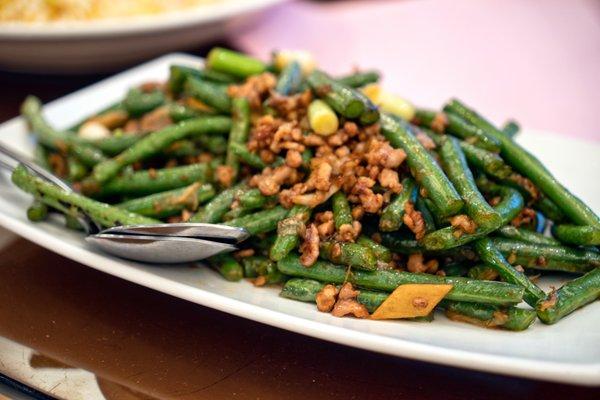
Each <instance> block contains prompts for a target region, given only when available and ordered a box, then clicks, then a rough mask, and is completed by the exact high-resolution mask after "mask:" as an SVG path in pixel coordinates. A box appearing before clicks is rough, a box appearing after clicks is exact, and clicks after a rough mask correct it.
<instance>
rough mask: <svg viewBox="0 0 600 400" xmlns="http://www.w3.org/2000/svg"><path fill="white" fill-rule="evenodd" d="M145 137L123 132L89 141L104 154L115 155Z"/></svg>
mask: <svg viewBox="0 0 600 400" xmlns="http://www.w3.org/2000/svg"><path fill="white" fill-rule="evenodd" d="M143 137H144V135H140V134H133V133H123V134H121V135H113V136H109V137H107V138H104V139H100V140H94V141H89V144H90V145H92V146H94V147H97V148H98V149H100V150H101V151H102V152H103V153H104V154H106V155H108V156H111V157H113V156H116V155H117V154H119V153H121V152H123V151H125V150H127V149H128V148H130V147H131V146H133V145H134V144H135V143H136V142H138V141H139V140H141V139H142V138H143Z"/></svg>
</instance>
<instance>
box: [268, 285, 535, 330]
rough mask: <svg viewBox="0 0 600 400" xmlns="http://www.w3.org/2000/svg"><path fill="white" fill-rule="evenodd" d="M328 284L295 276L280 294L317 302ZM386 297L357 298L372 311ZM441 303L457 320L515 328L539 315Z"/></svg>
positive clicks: (367, 293)
mask: <svg viewBox="0 0 600 400" xmlns="http://www.w3.org/2000/svg"><path fill="white" fill-rule="evenodd" d="M325 285H326V284H325V283H322V282H319V281H315V280H312V279H299V278H292V279H290V280H288V281H287V282H286V283H285V285H284V286H283V289H282V290H281V293H280V296H281V297H285V298H288V299H292V300H299V301H304V302H311V303H314V302H315V301H316V296H317V293H319V292H320V291H321V290H322V289H323V287H325ZM387 298H388V294H387V293H382V292H375V291H368V290H361V291H360V293H359V295H358V296H357V298H356V300H357V301H358V302H359V303H361V304H363V305H364V306H365V307H366V308H367V310H368V311H369V312H370V313H373V312H374V311H375V310H376V309H377V308H378V307H379V306H380V305H381V303H383V302H384V301H385V299H387ZM439 307H440V308H443V309H445V310H446V313H447V314H448V317H449V318H450V319H452V320H455V321H461V322H469V323H473V324H475V325H479V326H484V327H487V328H502V329H507V330H512V331H522V330H524V329H527V328H528V327H529V326H530V325H531V324H532V323H533V321H535V318H536V314H535V311H533V310H525V309H522V308H517V307H498V306H493V305H488V304H478V303H466V302H459V301H451V300H442V302H441V303H440V305H439Z"/></svg>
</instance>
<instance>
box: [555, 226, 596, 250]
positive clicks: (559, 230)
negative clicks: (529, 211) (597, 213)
mask: <svg viewBox="0 0 600 400" xmlns="http://www.w3.org/2000/svg"><path fill="white" fill-rule="evenodd" d="M552 234H553V235H554V236H555V237H556V238H557V239H558V240H560V241H561V242H563V243H568V244H575V245H579V246H598V245H600V228H595V227H593V226H577V225H566V224H565V225H554V226H553V227H552Z"/></svg>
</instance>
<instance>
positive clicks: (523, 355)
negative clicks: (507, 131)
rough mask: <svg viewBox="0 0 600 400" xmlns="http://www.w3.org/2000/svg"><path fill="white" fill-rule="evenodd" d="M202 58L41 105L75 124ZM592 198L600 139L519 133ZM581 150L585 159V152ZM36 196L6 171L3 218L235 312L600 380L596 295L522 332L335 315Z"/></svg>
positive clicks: (374, 346) (501, 365) (18, 136)
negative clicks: (184, 259)
mask: <svg viewBox="0 0 600 400" xmlns="http://www.w3.org/2000/svg"><path fill="white" fill-rule="evenodd" d="M173 63H177V64H186V65H190V66H194V65H196V66H198V65H200V64H201V63H202V60H201V59H200V58H197V57H192V56H187V55H183V54H171V55H167V56H164V57H161V58H158V59H156V60H154V61H151V62H149V63H146V64H144V65H141V66H139V67H136V68H133V69H131V70H129V71H126V72H124V73H121V74H118V75H116V76H114V77H112V78H109V79H106V80H104V81H102V82H99V83H97V84H94V85H92V86H90V87H88V88H86V89H83V90H80V91H78V92H75V93H73V94H70V95H68V96H65V97H63V98H61V99H59V100H56V101H54V102H52V103H50V104H48V106H46V107H45V113H46V116H47V117H48V119H49V121H50V123H52V124H54V125H55V126H57V127H58V128H65V127H67V126H70V125H72V124H74V123H76V122H78V121H79V120H81V119H82V118H83V117H85V116H87V115H89V114H91V113H93V112H95V111H97V110H100V109H102V108H104V107H106V106H108V105H110V104H112V103H113V102H115V101H117V100H118V99H120V98H121V97H122V96H123V95H124V93H125V91H126V90H127V89H128V88H129V87H131V86H134V85H137V84H140V83H142V82H144V81H148V80H153V81H154V80H160V79H166V77H167V75H168V67H169V65H171V64H173ZM518 138H519V141H520V142H522V143H523V144H524V145H525V146H526V147H527V148H528V149H530V150H531V151H532V152H533V153H534V154H536V155H537V156H539V158H540V159H541V160H542V161H543V162H544V163H546V165H547V166H548V167H549V169H550V170H552V171H553V172H554V173H555V175H556V177H557V178H558V179H559V180H560V181H562V182H563V183H566V184H567V186H568V187H569V188H570V189H572V190H573V191H574V192H575V193H577V194H578V195H580V196H581V198H582V199H583V200H584V201H586V202H587V203H588V204H590V206H591V207H592V208H593V209H594V210H596V211H599V210H600V186H598V185H597V184H596V183H597V182H599V181H600V158H599V157H598V154H600V145H599V144H597V143H591V142H584V141H581V140H574V139H569V138H567V137H565V136H556V135H552V134H548V133H545V132H535V131H525V132H523V133H522V134H520V135H519V136H518ZM0 141H1V142H3V143H5V144H7V145H9V146H11V147H13V148H15V149H19V150H20V151H22V152H27V153H31V152H32V151H33V146H34V143H33V141H32V139H31V138H30V136H29V135H28V134H27V130H26V127H25V123H24V121H23V120H22V119H21V118H15V119H12V120H10V121H8V122H6V123H4V124H3V125H1V126H0ZM580 160H585V162H580ZM30 201H31V196H29V195H27V194H25V193H23V192H21V191H20V190H18V189H17V188H15V187H14V186H12V184H11V183H10V181H9V179H8V175H6V174H1V175H0V225H2V226H4V227H6V228H7V229H10V230H12V231H14V232H15V233H17V234H19V235H21V236H23V237H24V238H26V239H28V240H30V241H32V242H34V243H36V244H39V245H41V246H43V247H46V248H48V249H50V250H52V251H54V252H56V253H59V254H61V255H63V256H65V257H68V258H71V259H73V260H75V261H78V262H80V263H82V264H85V265H88V266H90V267H92V268H95V269H97V270H100V271H104V272H106V273H109V274H111V275H114V276H118V277H121V278H123V279H126V280H129V281H131V282H135V283H138V284H140V285H143V286H146V287H149V288H152V289H155V290H158V291H161V292H163V293H167V294H170V295H172V296H176V297H179V298H182V299H186V300H189V301H192V302H195V303H198V304H202V305H204V306H207V307H211V308H215V309H217V310H221V311H224V312H227V313H230V314H234V315H238V316H241V317H244V318H248V319H252V320H255V321H258V322H262V323H266V324H269V325H272V326H275V327H279V328H282V329H287V330H290V331H294V332H298V333H301V334H305V335H309V336H314V337H317V338H320V339H323V340H329V341H333V342H337V343H341V344H345V345H348V346H354V347H358V348H362V349H367V350H372V351H377V352H381V353H387V354H391V355H396V356H401V357H407V358H412V359H418V360H423V361H429V362H434V363H440V364H445V365H452V366H457V367H462V368H469V369H475V370H482V371H488V372H495V373H501V374H507V375H515V376H519V377H528V378H536V379H543V380H551V381H556V382H564V383H573V384H585V385H600V345H599V344H600V329H598V327H599V326H600V302H596V303H595V304H592V305H589V306H587V307H585V308H584V309H583V310H581V311H578V312H576V313H574V314H572V315H570V316H568V317H567V318H565V319H564V320H562V321H561V322H560V323H558V324H556V325H552V326H546V325H543V324H542V323H540V322H539V321H537V322H536V323H535V324H534V325H533V326H532V327H531V328H530V329H528V330H527V331H525V332H507V331H501V330H486V329H483V328H480V327H476V326H472V325H467V324H464V323H458V322H452V321H449V320H448V319H446V318H445V317H444V316H443V314H440V313H438V314H436V319H435V321H434V322H432V323H415V322H409V321H371V320H357V319H352V318H335V317H333V316H331V315H330V314H325V313H320V312H318V311H317V309H316V307H315V306H314V304H306V303H301V302H297V301H293V300H288V299H283V298H280V297H279V296H278V292H279V291H278V289H276V288H256V287H254V286H253V285H252V284H250V283H249V282H247V281H242V282H237V283H234V282H227V281H225V280H224V279H222V278H221V276H220V275H219V274H218V273H216V272H214V271H213V270H211V269H208V268H189V266H164V267H160V266H151V265H143V264H139V263H134V262H129V261H125V260H121V259H118V258H114V257H111V256H108V255H106V254H103V253H100V252H99V251H97V250H95V249H93V248H91V247H89V246H88V245H87V244H86V242H85V241H84V240H83V236H82V234H81V233H78V232H74V231H69V230H67V229H66V228H64V227H63V226H60V225H57V224H52V223H47V222H43V223H32V222H30V221H28V220H27V217H26V215H25V210H26V207H27V205H28V204H29V203H30ZM565 279H566V278H565V276H561V275H557V276H553V277H546V278H544V279H543V280H542V282H541V285H542V287H543V288H544V289H548V288H549V286H550V285H554V286H560V285H561V284H562V282H564V281H565Z"/></svg>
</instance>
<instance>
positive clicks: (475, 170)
mask: <svg viewBox="0 0 600 400" xmlns="http://www.w3.org/2000/svg"><path fill="white" fill-rule="evenodd" d="M379 79H380V75H379V73H378V72H377V71H360V72H356V73H354V74H351V75H347V76H332V75H330V74H327V73H326V72H324V71H321V70H319V69H318V68H317V67H316V64H315V63H314V62H313V61H312V60H311V59H310V58H308V57H307V56H306V55H301V56H298V55H296V54H294V53H292V52H281V53H274V54H273V59H272V60H269V61H268V62H264V61H261V60H258V59H255V58H252V57H250V56H247V55H245V54H240V53H237V52H234V51H231V50H227V49H222V48H215V49H213V50H212V51H211V52H210V53H209V54H208V57H207V60H206V64H205V65H204V66H202V67H200V66H189V65H173V66H171V68H170V73H169V78H168V80H167V81H166V82H148V83H145V84H142V85H140V86H138V87H133V88H131V89H130V90H129V92H127V93H125V94H124V95H123V97H122V99H121V100H120V101H118V102H116V103H114V104H113V105H112V106H110V107H108V108H105V109H103V110H101V111H99V112H98V113H97V114H95V115H92V116H90V117H88V118H86V119H84V120H83V121H81V122H80V123H78V124H76V125H75V126H72V127H70V128H69V129H64V130H58V129H55V128H54V127H52V126H50V125H49V124H48V122H47V121H46V120H45V119H44V116H43V113H42V107H41V104H40V101H39V100H38V99H37V98H35V97H29V98H27V99H26V100H25V102H24V104H23V107H22V114H23V117H24V118H25V120H26V121H27V123H28V125H29V127H30V130H31V133H32V134H33V135H34V136H35V138H36V139H37V151H36V157H37V162H38V163H39V164H40V165H42V166H44V167H46V168H48V169H49V170H51V171H52V172H54V173H55V174H57V175H58V176H60V177H62V178H63V179H64V180H66V181H67V182H69V183H70V184H71V185H72V187H73V189H74V190H75V191H74V192H66V191H64V190H62V189H61V188H59V187H57V186H54V185H52V184H50V183H48V182H46V181H42V180H41V179H39V178H38V177H36V176H35V175H33V174H32V173H30V171H29V170H28V169H26V168H25V167H23V166H19V167H18V168H17V169H15V171H14V172H13V177H12V178H13V182H14V183H15V184H16V185H17V186H18V187H20V188H21V189H23V190H24V191H26V192H28V193H30V194H32V195H33V201H32V204H31V206H30V207H29V209H28V211H27V216H28V217H29V219H30V220H31V221H42V220H44V219H46V218H47V215H48V213H49V212H60V213H64V214H65V215H66V216H68V217H70V218H69V220H70V221H71V222H73V221H74V219H73V217H74V216H75V215H76V214H77V213H78V211H79V210H81V211H83V212H85V213H86V214H88V215H89V216H90V217H91V218H92V219H94V220H95V221H96V222H97V223H98V224H100V225H102V226H104V227H110V226H114V225H125V224H145V223H156V222H168V223H172V222H205V223H219V224H226V225H230V226H236V227H243V228H245V229H246V230H247V231H248V232H249V233H250V234H251V238H250V239H249V240H247V241H246V242H244V243H242V244H241V245H240V249H239V251H236V252H234V253H230V254H220V255H218V256H215V257H212V258H211V259H209V260H208V263H207V264H208V265H210V266H211V267H212V268H214V269H215V270H216V271H218V272H219V273H220V274H221V275H222V276H223V277H224V278H225V279H227V280H230V281H239V280H242V279H244V278H247V279H250V280H251V281H252V282H253V283H254V285H255V286H263V285H279V286H282V291H281V296H282V297H284V298H286V299H294V300H299V301H304V302H314V303H316V304H317V308H318V309H319V310H320V311H323V312H330V313H331V314H332V315H334V316H338V317H341V316H346V315H348V316H354V317H356V318H369V317H370V316H371V314H373V312H374V311H375V310H376V309H378V308H379V306H380V305H381V304H383V303H384V302H388V301H391V300H394V301H397V303H398V304H400V303H402V304H404V303H406V301H405V300H407V299H406V298H401V296H402V295H401V291H400V290H399V289H400V288H402V287H403V286H404V285H411V286H410V289H411V290H412V292H411V293H418V295H417V296H416V297H414V298H411V299H408V300H410V301H409V304H408V306H406V305H404V306H403V307H408V308H411V307H412V308H414V309H415V310H418V309H421V310H423V309H426V308H427V307H429V309H438V310H443V311H444V312H445V313H446V315H447V316H448V317H449V318H450V319H452V320H456V321H462V322H468V323H472V324H476V325H480V326H483V327H488V328H499V329H507V330H515V331H517V330H524V329H526V328H527V327H528V326H530V325H531V324H532V322H533V321H534V320H535V319H536V318H539V319H540V320H541V321H542V322H544V323H546V324H553V323H555V322H557V321H558V320H559V319H561V318H563V317H565V316H566V315H568V314H569V313H571V312H573V311H575V310H577V309H578V308H580V307H583V306H584V305H586V304H588V303H591V302H593V301H595V300H597V299H598V297H599V296H600V252H599V251H598V246H599V245H600V219H599V218H598V216H597V215H596V214H595V213H594V211H593V210H591V209H590V208H589V207H588V206H586V205H585V204H584V203H583V202H582V201H581V200H580V199H578V198H577V197H576V196H574V195H573V194H572V193H570V192H569V191H568V190H567V189H566V188H565V187H564V186H563V185H562V184H561V183H559V182H558V181H557V180H556V179H555V178H554V177H553V175H552V174H551V173H550V172H549V170H548V169H546V167H545V166H544V165H542V164H541V163H540V161H539V160H538V159H537V158H536V157H535V156H533V155H532V154H531V153H529V152H528V151H527V150H526V149H524V148H523V147H522V146H521V145H519V144H518V143H517V142H516V141H515V140H514V139H515V136H516V135H518V131H519V125H518V124H517V123H515V122H513V121H511V122H509V123H507V124H506V125H505V126H504V127H503V128H498V127H497V126H495V125H494V124H492V123H491V122H490V121H488V120H487V119H485V118H484V117H483V116H481V115H480V114H479V113H477V112H476V111H474V110H473V109H472V108H471V107H470V106H468V105H466V104H464V103H463V102H461V101H459V100H457V99H452V100H450V101H449V102H448V103H447V104H445V105H444V106H443V107H442V108H441V110H427V109H420V108H415V107H414V106H413V105H412V104H411V103H410V102H408V101H406V100H404V99H402V98H400V97H398V96H395V95H393V94H391V93H389V92H387V91H385V90H384V89H383V88H382V86H381V85H380V83H379ZM69 226H70V227H74V228H75V229H76V228H77V224H76V220H75V224H73V223H71V224H69ZM557 271H558V272H557ZM548 274H561V277H565V276H568V277H569V281H567V283H565V284H564V285H563V286H562V287H560V288H556V289H553V290H551V291H550V292H549V293H546V292H544V290H542V289H541V288H540V287H538V285H537V284H536V282H537V279H538V277H539V276H540V275H548ZM432 288H436V293H442V295H441V296H438V297H439V298H438V299H437V300H435V303H431V301H433V300H432V299H433V297H431V296H430V294H431V293H432V292H431V290H430V289H432ZM440 288H441V289H440ZM405 289H406V288H405ZM257 290H258V289H257ZM394 296H396V297H397V298H393V297H394ZM282 301H287V300H284V299H282ZM403 302H404V303H403ZM394 304H396V303H394ZM387 308H389V304H388V307H387ZM387 308H386V309H387ZM403 315H404V314H403ZM407 315H413V314H411V313H410V311H409V312H408V314H407ZM432 318H433V314H429V315H423V313H421V314H419V313H418V312H415V313H414V318H412V317H411V318H409V319H411V320H418V321H423V320H431V319H432Z"/></svg>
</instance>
